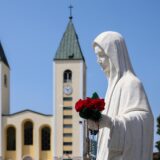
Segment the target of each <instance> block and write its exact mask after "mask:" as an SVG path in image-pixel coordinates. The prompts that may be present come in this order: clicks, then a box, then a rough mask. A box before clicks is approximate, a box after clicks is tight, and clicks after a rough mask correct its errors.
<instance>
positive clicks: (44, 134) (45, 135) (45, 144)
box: [41, 127, 51, 151]
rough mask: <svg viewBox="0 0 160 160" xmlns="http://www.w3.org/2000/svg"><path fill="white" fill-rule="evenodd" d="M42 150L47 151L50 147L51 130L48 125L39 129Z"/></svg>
mask: <svg viewBox="0 0 160 160" xmlns="http://www.w3.org/2000/svg"><path fill="white" fill-rule="evenodd" d="M41 144H42V150H43V151H47V150H50V148H51V131H50V128H49V127H44V128H42V131H41Z"/></svg>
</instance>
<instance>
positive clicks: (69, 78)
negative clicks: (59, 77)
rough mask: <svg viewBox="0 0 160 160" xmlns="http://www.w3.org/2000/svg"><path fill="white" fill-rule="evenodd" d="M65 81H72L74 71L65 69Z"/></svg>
mask: <svg viewBox="0 0 160 160" xmlns="http://www.w3.org/2000/svg"><path fill="white" fill-rule="evenodd" d="M63 82H64V83H67V82H72V71H71V70H65V71H64V74H63Z"/></svg>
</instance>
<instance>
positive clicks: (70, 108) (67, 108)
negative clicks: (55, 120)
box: [63, 106, 72, 110]
mask: <svg viewBox="0 0 160 160" xmlns="http://www.w3.org/2000/svg"><path fill="white" fill-rule="evenodd" d="M63 110H72V107H71V106H68V107H63Z"/></svg>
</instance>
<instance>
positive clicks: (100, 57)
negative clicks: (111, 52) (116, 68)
mask: <svg viewBox="0 0 160 160" xmlns="http://www.w3.org/2000/svg"><path fill="white" fill-rule="evenodd" d="M94 49H95V53H96V56H97V62H98V63H99V64H100V66H101V67H102V69H103V70H104V71H105V72H106V73H107V74H108V75H109V71H110V67H109V58H108V56H107V55H106V54H105V53H104V51H103V50H102V49H101V48H100V47H98V46H95V48H94Z"/></svg>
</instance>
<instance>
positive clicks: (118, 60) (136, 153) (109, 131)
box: [94, 32, 154, 160]
mask: <svg viewBox="0 0 160 160" xmlns="http://www.w3.org/2000/svg"><path fill="white" fill-rule="evenodd" d="M95 45H98V46H99V47H101V48H102V49H103V51H104V53H105V54H107V56H108V57H109V59H110V75H107V76H108V79H109V83H108V89H107V93H106V97H105V101H106V106H105V110H104V111H103V112H102V119H101V120H100V122H99V126H100V130H99V135H98V146H97V158H96V160H152V154H153V126H154V124H153V123H154V119H153V114H152V111H151V108H150V105H149V102H148V99H147V96H146V93H145V90H144V87H143V85H142V83H141V81H140V80H139V79H138V78H137V77H136V75H135V73H134V71H133V69H132V66H131V63H130V60H129V56H128V53H127V49H126V47H125V42H124V39H123V38H122V36H121V35H119V33H116V32H104V33H102V34H101V35H100V36H98V38H96V39H95V41H94V46H95Z"/></svg>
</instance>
